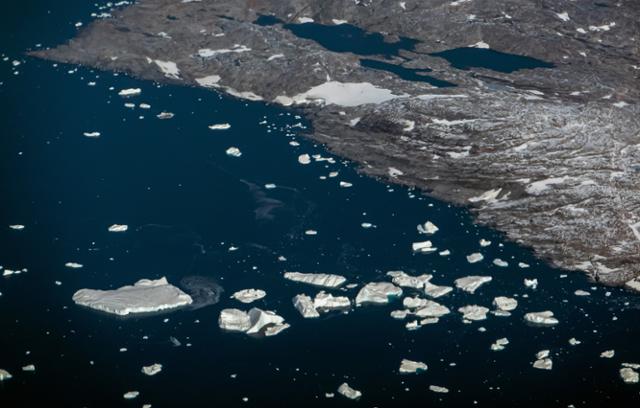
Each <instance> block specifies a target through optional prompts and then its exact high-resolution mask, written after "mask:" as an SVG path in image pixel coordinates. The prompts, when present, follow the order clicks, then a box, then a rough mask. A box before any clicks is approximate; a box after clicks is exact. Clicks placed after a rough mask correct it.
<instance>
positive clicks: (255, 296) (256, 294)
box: [231, 289, 267, 303]
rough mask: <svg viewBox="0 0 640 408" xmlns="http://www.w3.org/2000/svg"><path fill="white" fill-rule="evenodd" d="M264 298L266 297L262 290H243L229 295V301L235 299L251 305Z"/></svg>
mask: <svg viewBox="0 0 640 408" xmlns="http://www.w3.org/2000/svg"><path fill="white" fill-rule="evenodd" d="M265 296H267V292H265V291H264V290H262V289H243V290H239V291H237V292H236V293H234V294H233V295H231V299H236V300H237V301H239V302H242V303H251V302H255V301H256V300H259V299H262V298H263V297H265Z"/></svg>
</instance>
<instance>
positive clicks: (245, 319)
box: [218, 309, 251, 332]
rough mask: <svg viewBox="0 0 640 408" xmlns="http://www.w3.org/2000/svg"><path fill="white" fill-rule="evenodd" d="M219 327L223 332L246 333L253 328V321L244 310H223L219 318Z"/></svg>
mask: <svg viewBox="0 0 640 408" xmlns="http://www.w3.org/2000/svg"><path fill="white" fill-rule="evenodd" d="M218 326H219V327H220V328H221V329H223V330H228V331H237V332H246V331H247V330H249V328H251V319H249V315H248V314H247V313H246V312H244V311H242V310H239V309H223V310H222V311H221V312H220V316H219V317H218Z"/></svg>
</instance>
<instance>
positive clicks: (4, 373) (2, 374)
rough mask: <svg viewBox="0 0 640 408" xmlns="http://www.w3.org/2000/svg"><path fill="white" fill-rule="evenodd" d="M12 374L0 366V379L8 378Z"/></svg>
mask: <svg viewBox="0 0 640 408" xmlns="http://www.w3.org/2000/svg"><path fill="white" fill-rule="evenodd" d="M11 378H13V376H12V375H11V374H10V373H9V372H8V371H7V370H3V369H2V368H0V381H4V380H10V379H11Z"/></svg>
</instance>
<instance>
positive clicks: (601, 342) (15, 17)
mask: <svg viewBox="0 0 640 408" xmlns="http://www.w3.org/2000/svg"><path fill="white" fill-rule="evenodd" d="M94 10H95V7H94V6H92V5H90V4H88V3H86V2H83V1H79V0H72V1H65V2H46V1H44V0H41V1H35V0H33V1H30V2H21V3H17V2H16V3H12V4H11V5H5V8H4V12H3V15H2V20H3V21H2V22H3V25H2V27H3V28H2V30H3V35H2V37H1V40H0V53H2V54H3V55H4V56H6V57H8V60H7V61H0V98H1V101H2V110H1V111H0V123H1V124H2V128H3V137H2V141H1V147H0V163H1V165H2V171H1V172H0V177H1V178H2V182H1V184H0V186H1V187H0V188H1V190H0V197H1V198H2V211H0V265H3V266H4V267H5V268H11V269H19V268H28V272H27V273H22V274H19V275H12V276H9V277H4V278H0V292H1V293H2V296H0V333H1V335H0V368H3V369H6V370H8V371H10V372H11V373H12V374H13V376H14V377H13V378H12V379H11V380H8V381H5V382H2V383H0V406H1V407H35V406H62V407H119V406H127V407H128V406H131V407H133V406H137V407H139V406H141V405H142V404H145V403H149V404H153V407H235V406H239V407H244V406H246V407H283V406H284V407H289V406H292V407H296V406H308V407H316V406H317V407H324V406H337V407H343V406H344V407H351V406H362V407H396V406H400V407H403V406H410V405H412V406H434V407H471V406H478V407H492V408H493V407H567V406H568V405H569V404H573V405H574V406H576V407H603V406H620V407H631V406H636V405H637V404H638V401H640V398H639V394H638V393H639V392H640V388H638V386H633V385H625V384H623V383H622V381H621V380H620V378H619V376H618V369H619V368H620V364H621V362H640V351H639V350H638V347H637V338H638V336H639V335H640V327H639V326H638V324H637V322H638V316H639V313H640V312H639V308H640V302H639V301H638V297H636V296H633V295H630V294H628V293H626V292H625V291H623V290H619V289H606V288H602V287H592V285H591V284H590V283H588V282H587V281H586V280H585V279H584V278H583V277H582V275H578V274H569V275H568V276H566V277H563V275H562V271H558V270H554V269H551V268H549V267H548V266H546V265H545V264H544V263H543V262H539V261H537V260H536V259H534V258H533V256H532V254H531V252H530V251H529V250H527V249H524V248H522V247H519V246H517V245H515V244H513V243H509V242H506V241H505V240H504V239H503V238H502V236H501V235H500V234H497V233H495V232H494V231H492V230H490V229H487V228H482V227H478V226H476V225H474V224H473V222H472V219H471V217H470V215H469V214H468V212H467V211H465V210H464V209H460V208H455V207H452V206H450V205H447V204H445V203H442V202H439V201H436V200H433V199H429V198H424V197H422V196H420V194H419V193H418V192H417V191H412V190H408V189H405V188H400V187H394V186H388V185H385V184H383V183H380V182H378V181H375V180H372V179H369V178H366V177H361V176H359V175H358V174H357V173H356V172H355V170H354V168H355V166H354V165H353V164H352V163H349V162H344V161H342V160H340V159H339V158H336V160H337V163H336V164H333V165H332V164H328V163H326V162H314V163H312V164H310V165H308V166H302V165H300V164H299V163H298V162H297V157H298V155H299V154H302V153H310V154H316V153H317V154H321V155H323V156H325V157H327V156H330V154H329V153H328V152H326V151H325V150H324V149H323V148H322V146H318V145H314V144H313V143H312V142H309V141H307V140H306V139H304V137H303V136H302V134H303V133H304V132H305V131H306V130H305V127H309V126H310V124H309V123H307V122H306V121H305V120H304V119H302V118H299V117H296V115H297V112H294V111H285V110H282V109H280V108H276V107H273V106H266V105H264V104H261V103H246V102H244V101H239V100H235V99H231V98H227V97H220V96H218V95H217V94H215V93H213V92H208V91H205V90H199V89H192V88H181V87H174V86H164V85H158V84H154V83H150V82H145V81H140V80H136V79H132V78H130V77H127V76H125V75H115V74H113V73H107V72H99V71H95V70H91V69H87V68H82V67H76V66H68V65H56V64H53V63H51V62H46V61H40V60H37V59H33V58H29V57H26V56H24V54H23V53H24V51H25V50H27V49H29V48H33V47H35V45H36V44H38V43H42V44H43V45H44V46H51V45H55V44H58V43H60V42H63V41H65V40H66V39H68V38H71V37H72V36H73V35H74V34H75V32H76V28H75V27H74V24H75V23H76V22H78V21H83V22H85V23H87V22H88V21H89V20H90V18H89V13H90V12H92V11H94ZM14 60H16V61H20V62H21V64H20V65H18V66H16V67H14V66H13V65H12V61H14ZM90 81H95V82H96V85H95V86H88V83H89V82H90ZM112 87H113V89H111V88H112ZM128 87H140V88H142V90H143V92H142V95H140V96H138V97H135V98H132V99H130V100H127V101H125V100H123V99H122V98H120V97H119V96H117V91H118V90H120V89H122V88H128ZM124 102H134V103H136V105H137V104H139V103H148V104H150V105H151V109H150V110H144V109H140V108H138V107H136V108H135V109H128V108H125V107H124V106H123V104H124ZM160 111H170V112H173V113H175V117H174V118H173V119H171V120H158V119H156V117H155V115H156V114H157V113H158V112H160ZM222 122H229V123H230V124H231V126H232V127H231V129H230V130H228V131H222V132H213V131H211V130H209V129H208V128H207V126H208V125H210V124H213V123H222ZM88 131H99V132H101V134H102V135H101V137H100V138H97V139H90V138H86V137H84V136H83V135H82V134H83V132H88ZM292 141H297V142H298V143H300V145H299V146H291V145H290V142H292ZM230 146H237V147H239V148H240V149H241V151H242V153H243V154H242V157H240V158H232V157H229V156H227V155H226V154H225V150H226V149H227V148H228V147H230ZM330 171H339V176H338V177H336V178H328V179H321V178H320V177H321V176H326V175H327V174H328V173H329V172H330ZM341 180H342V181H348V182H351V183H353V187H351V188H340V187H339V186H338V183H339V181H341ZM265 183H275V184H276V185H277V186H278V187H277V188H276V189H273V190H266V189H264V188H263V187H262V186H264V184H265ZM265 206H267V207H268V208H266V207H265ZM265 211H266V213H265ZM257 215H258V216H257ZM426 220H431V221H433V222H434V223H435V224H436V225H438V227H439V228H440V231H439V232H438V233H437V234H435V235H434V236H433V237H432V238H431V239H432V241H433V242H434V244H435V245H436V246H437V247H438V248H440V249H449V250H451V252H452V253H451V256H449V257H440V256H438V255H437V254H432V255H414V254H412V252H411V250H410V244H411V242H413V241H418V240H422V239H424V237H421V236H419V235H418V234H417V232H416V225H417V224H418V223H421V222H424V221H426ZM362 222H371V223H373V224H375V225H376V228H371V229H363V228H362V227H361V226H360V224H361V223H362ZM114 223H123V224H128V225H129V228H130V229H129V231H128V232H126V233H124V234H111V233H108V232H107V227H108V226H109V225H111V224H114ZM10 224H24V225H26V228H25V229H24V230H23V231H14V230H10V229H9V228H8V225H10ZM307 229H315V230H317V231H318V235H316V236H307V235H304V231H305V230H307ZM480 238H484V239H488V240H491V241H492V245H491V246H488V247H484V248H480V247H479V244H478V240H479V239H480ZM231 246H236V247H238V248H239V249H238V250H237V251H229V248H230V247H231ZM476 251H479V252H482V253H483V254H484V256H485V260H484V261H483V262H481V263H478V264H473V265H470V264H469V263H467V261H466V259H465V256H466V255H467V254H470V253H472V252H476ZM280 255H282V256H285V257H286V258H287V261H286V262H280V261H278V260H277V258H278V256H280ZM496 257H500V258H502V259H504V260H507V261H509V263H510V267H508V268H499V267H496V266H494V265H492V264H491V260H493V259H494V258H496ZM69 261H73V262H79V263H82V264H83V265H84V268H82V269H75V270H74V269H68V268H65V266H64V264H65V263H66V262H69ZM518 262H526V263H528V264H530V265H531V267H530V268H528V269H519V268H517V267H516V266H515V265H516V264H517V263H518ZM398 269H401V270H404V271H406V272H407V273H411V274H420V273H433V274H434V279H433V281H434V282H435V283H438V284H452V282H453V280H454V279H456V278H458V277H461V276H466V275H470V274H483V275H485V274H486V275H491V276H493V277H494V281H493V282H491V283H490V284H487V285H485V286H483V287H482V288H481V289H479V290H478V292H476V294H475V295H469V294H464V293H462V292H460V291H455V292H453V293H452V294H450V295H449V296H447V297H444V298H441V299H440V300H439V301H440V302H441V303H443V304H445V305H447V306H449V307H450V308H451V309H452V310H455V309H457V307H459V306H462V305H466V304H479V305H485V306H488V307H490V305H491V300H492V299H493V297H494V296H498V295H505V296H517V298H518V300H519V302H520V306H519V307H518V309H517V310H516V311H515V312H514V314H513V316H511V317H508V318H498V317H494V316H490V317H489V319H488V320H486V321H483V322H476V323H473V324H463V323H462V320H461V318H460V315H459V314H457V313H456V312H454V313H452V314H451V315H449V316H446V317H444V318H443V319H442V320H441V321H440V323H438V324H435V325H431V326H426V327H423V328H421V329H419V330H417V331H407V330H406V329H405V327H404V322H401V321H397V320H393V319H392V318H391V317H390V316H389V313H390V312H391V311H392V310H395V309H399V308H401V305H400V303H399V302H398V301H396V302H395V304H391V305H389V306H382V307H362V308H357V309H356V310H353V311H351V312H350V313H349V314H347V315H329V316H327V317H323V318H321V319H318V320H305V319H302V318H301V317H300V316H299V314H298V312H297V311H296V310H295V309H294V308H293V306H292V304H291V298H292V297H293V296H294V295H296V294H298V293H308V294H310V295H313V294H315V292H316V291H315V290H314V289H312V288H310V287H307V286H303V285H298V284H294V283H292V282H288V281H285V280H284V279H283V278H282V272H283V271H284V270H300V271H305V272H329V273H339V274H343V275H345V276H346V277H348V279H349V281H350V282H354V283H358V284H364V283H367V282H372V281H378V280H386V278H385V277H384V274H385V273H386V272H387V271H389V270H398ZM193 275H198V276H206V277H209V278H212V279H215V280H216V281H217V282H218V283H220V284H221V285H222V286H223V287H224V288H225V293H224V295H223V297H222V299H221V301H220V303H218V304H216V305H213V306H210V307H205V308H202V309H199V310H195V311H190V310H183V311H176V312H173V313H165V314H160V315H152V316H141V317H133V318H126V319H123V318H117V317H114V316H111V315H106V314H102V313H97V312H94V311H91V310H89V309H85V308H82V307H79V306H76V305H74V304H73V302H72V301H71V297H72V295H73V293H74V292H75V291H76V290H78V289H80V288H86V287H88V288H102V289H107V288H116V287H119V286H122V285H125V284H132V283H133V282H135V281H136V280H138V279H141V278H159V277H161V276H166V277H167V278H168V279H169V281H170V282H173V283H176V284H177V283H178V282H180V280H181V279H182V278H183V277H185V276H193ZM525 277H527V278H538V279H539V281H540V287H539V288H538V290H536V291H531V290H527V289H525V288H524V286H523V283H522V282H523V279H524V278H525ZM56 282H59V283H60V284H59V285H58V284H56ZM250 287H254V288H261V289H264V290H266V291H267V293H268V295H267V297H266V298H265V299H264V300H262V301H259V302H257V303H255V304H254V305H255V306H257V307H261V308H264V309H270V310H276V311H277V312H278V313H279V314H281V315H282V316H284V317H285V318H286V320H287V321H288V322H289V323H290V324H291V326H292V327H291V328H290V329H288V330H286V331H284V332H282V333H281V334H279V335H278V336H276V337H272V338H262V339H256V338H250V337H248V336H245V335H242V334H232V333H225V332H222V331H221V330H220V329H219V328H218V326H217V318H218V314H219V312H220V310H221V309H222V308H226V307H239V308H248V307H246V306H244V305H242V304H240V303H238V302H235V301H233V300H231V299H228V296H229V295H230V294H231V293H233V292H234V291H236V290H239V289H244V288H250ZM576 289H583V290H588V291H590V292H591V296H589V297H577V296H575V295H574V294H573V293H574V291H575V290H576ZM356 291H357V289H354V290H349V291H347V292H341V291H338V292H337V293H338V294H346V295H348V296H350V297H354V296H355V294H356ZM607 292H609V295H608V296H607V295H606V293H607ZM546 309H550V310H553V311H554V312H555V313H556V315H557V317H558V318H559V320H560V322H561V323H560V324H559V325H558V326H555V327H553V328H535V327H530V326H528V325H526V324H525V323H524V322H523V321H522V316H523V314H524V313H525V312H527V311H540V310H546ZM165 319H168V320H165ZM480 327H484V328H486V331H485V332H482V331H479V330H478V329H479V328H480ZM171 337H173V338H175V339H177V340H179V341H180V343H181V346H179V347H176V346H175V345H174V342H172V341H171ZM501 337H508V338H509V340H510V342H511V344H509V345H508V346H507V348H506V350H504V351H501V352H492V351H490V350H489V347H490V345H491V343H493V342H494V341H495V340H496V339H499V338H501ZM572 337H575V338H577V339H578V340H580V341H582V344H580V345H578V346H570V345H569V344H568V340H569V338H572ZM121 348H126V349H127V351H125V352H121V351H120V349H121ZM542 349H550V350H551V353H552V356H553V361H554V367H553V370H551V371H541V370H536V369H533V368H532V367H531V362H532V361H534V359H535V358H534V354H535V353H536V352H537V351H539V350H542ZM609 349H615V350H616V356H615V358H613V359H602V358H600V357H599V355H600V353H601V352H602V351H604V350H609ZM403 358H408V359H412V360H418V361H424V362H425V363H427V364H428V366H429V369H428V370H427V371H426V372H424V373H422V374H419V375H415V376H401V375H399V374H398V367H399V364H400V360H401V359H403ZM151 363H161V364H163V366H164V368H163V371H162V372H161V373H160V374H158V375H156V376H154V377H147V376H145V375H143V374H142V373H141V372H140V369H141V367H142V366H143V365H149V364H151ZM27 364H34V365H35V366H36V371H35V372H34V373H29V372H22V371H21V367H23V366H25V365H27ZM344 381H347V382H348V383H349V384H350V385H351V386H353V387H354V388H357V389H359V390H361V391H362V392H363V394H364V395H363V397H362V398H361V399H360V400H359V401H350V400H346V399H344V398H342V397H340V396H339V395H336V397H335V398H333V399H327V398H325V393H327V392H329V393H330V392H335V390H336V388H337V387H338V385H340V384H341V383H342V382H344ZM432 384H433V385H440V386H445V387H447V388H449V389H450V393H449V394H435V393H433V392H431V391H429V390H428V386H429V385H432ZM131 390H137V391H140V396H139V397H138V398H137V399H136V400H133V401H125V400H124V399H123V397H122V396H123V394H124V393H125V392H127V391H131ZM243 398H247V400H246V401H244V400H243Z"/></svg>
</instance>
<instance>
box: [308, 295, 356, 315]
mask: <svg viewBox="0 0 640 408" xmlns="http://www.w3.org/2000/svg"><path fill="white" fill-rule="evenodd" d="M313 305H314V306H315V308H316V309H317V310H320V311H329V310H339V309H347V308H349V307H351V301H350V300H349V298H348V297H346V296H333V295H332V294H330V293H326V292H324V291H321V292H320V293H318V294H317V295H316V298H315V299H314V300H313Z"/></svg>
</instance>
